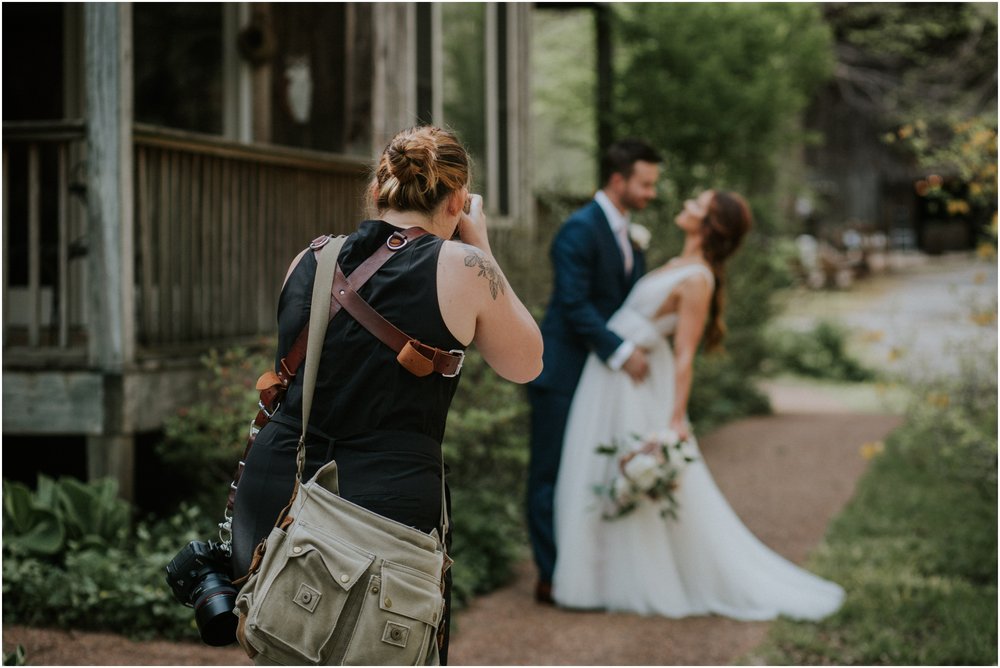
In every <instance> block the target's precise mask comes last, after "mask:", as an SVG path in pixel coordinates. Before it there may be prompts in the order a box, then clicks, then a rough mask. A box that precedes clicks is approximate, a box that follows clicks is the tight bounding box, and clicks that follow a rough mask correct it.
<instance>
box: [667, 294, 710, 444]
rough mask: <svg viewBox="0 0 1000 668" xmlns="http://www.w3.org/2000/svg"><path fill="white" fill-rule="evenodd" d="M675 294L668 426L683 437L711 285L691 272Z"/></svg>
mask: <svg viewBox="0 0 1000 668" xmlns="http://www.w3.org/2000/svg"><path fill="white" fill-rule="evenodd" d="M675 294H678V296H679V304H678V308H677V313H678V320H677V331H676V332H674V406H673V412H672V413H671V414H670V428H671V429H673V430H674V431H676V432H677V433H678V435H680V437H681V438H682V439H683V438H687V437H688V436H689V435H690V434H689V429H688V424H687V403H688V397H689V396H690V394H691V381H692V379H693V376H694V355H695V352H696V351H697V350H698V341H700V340H701V335H702V332H704V331H705V321H706V320H707V319H708V308H709V303H710V301H711V299H712V287H711V286H710V285H709V283H708V281H706V280H704V278H702V277H700V276H692V277H691V278H689V279H687V280H685V281H683V282H682V283H681V284H680V285H678V286H677V288H676V289H675Z"/></svg>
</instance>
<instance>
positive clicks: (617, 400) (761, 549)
mask: <svg viewBox="0 0 1000 668" xmlns="http://www.w3.org/2000/svg"><path fill="white" fill-rule="evenodd" d="M675 222H676V224H677V225H678V226H679V227H680V228H681V230H683V231H684V233H685V241H684V248H683V251H682V253H681V255H680V257H677V258H675V259H673V260H671V261H670V262H668V263H667V264H666V265H664V266H663V267H661V268H659V269H657V270H655V271H653V272H651V273H649V274H647V275H646V276H644V277H643V278H642V279H641V280H640V281H639V282H638V283H637V284H636V285H635V287H634V288H633V289H632V292H631V293H630V294H629V297H628V299H627V300H626V301H625V303H624V305H623V306H622V307H621V309H619V310H618V312H616V313H615V314H614V315H613V316H612V318H611V320H610V321H609V322H608V328H609V329H611V330H613V331H615V332H616V333H617V334H619V335H620V336H622V337H623V338H625V339H626V340H630V341H633V342H635V344H636V345H638V346H641V347H643V348H645V349H646V350H647V351H648V359H649V375H648V376H647V378H646V380H645V381H643V382H642V383H640V384H635V383H634V382H633V381H632V379H631V378H630V377H629V376H628V375H627V374H624V373H621V372H615V371H612V370H610V369H609V368H608V367H607V366H605V365H604V364H603V363H602V362H601V361H600V359H598V358H597V357H596V356H595V355H591V356H590V358H589V359H588V360H587V364H586V366H585V367H584V371H583V375H582V376H581V378H580V383H579V385H578V386H577V390H576V394H575V395H574V397H573V404H572V408H571V409H570V413H569V420H568V423H567V426H566V435H565V439H564V442H563V451H562V461H561V463H560V468H559V478H558V480H557V483H556V495H555V529H556V544H557V545H558V546H559V553H558V558H557V561H556V568H555V574H554V577H553V596H554V598H555V601H556V603H557V604H559V605H561V606H564V607H567V608H584V609H591V608H603V609H607V610H614V611H629V612H637V613H641V614H659V615H665V616H667V617H684V616H688V615H703V614H709V613H716V614H720V615H725V616H727V617H732V618H734V619H741V620H762V619H772V618H774V617H776V616H778V615H786V616H789V617H792V618H797V619H820V618H822V617H825V616H827V615H829V614H831V613H833V612H834V611H836V610H837V608H839V607H840V604H841V601H842V600H843V597H844V591H843V589H841V588H840V587H839V586H838V585H836V584H834V583H832V582H828V581H826V580H823V579H821V578H819V577H816V576H815V575H813V574H811V573H808V572H807V571H804V570H802V569H801V568H799V567H798V566H796V565H794V564H792V563H791V562H789V561H787V560H786V559H784V558H783V557H781V556H779V555H778V554H776V553H774V552H772V551H771V550H770V549H768V548H767V547H766V546H765V545H764V544H763V543H761V542H760V541H759V540H758V539H757V538H756V537H755V536H754V535H753V534H751V533H750V531H749V530H748V529H747V528H746V527H745V526H744V525H743V523H742V522H741V521H740V519H739V518H738V517H737V516H736V514H735V513H734V512H733V510H732V509H731V508H730V507H729V504H728V503H727V502H726V500H725V497H723V495H722V493H721V492H720V491H719V489H718V487H716V485H715V482H714V481H713V479H712V476H711V474H710V473H709V470H708V468H707V467H706V465H705V463H704V461H703V460H702V459H701V458H700V455H699V454H698V451H697V445H696V444H695V443H694V438H693V436H692V435H691V433H690V426H689V425H688V421H687V415H686V409H687V401H688V396H689V393H690V389H691V380H692V363H693V361H694V355H695V350H696V348H697V346H698V342H699V340H700V339H701V337H702V333H703V332H704V335H705V342H706V347H707V348H709V349H711V348H712V347H715V346H717V345H718V344H719V342H720V340H721V338H722V336H723V332H724V329H723V324H722V307H723V297H724V293H723V284H722V283H723V279H724V262H725V260H726V258H728V257H729V256H730V255H731V254H732V253H733V251H735V250H736V248H737V247H738V246H739V243H740V241H741V240H742V238H743V236H744V235H745V234H746V232H747V231H748V230H749V228H750V226H751V223H752V218H751V214H750V210H749V207H748V206H747V204H746V202H745V201H744V200H743V199H742V198H741V197H740V196H739V195H737V194H735V193H728V192H721V191H712V190H708V191H705V192H703V193H702V194H701V195H700V196H699V197H698V198H697V199H693V200H688V201H687V202H685V204H684V209H683V210H682V211H681V213H680V214H678V216H677V218H676V220H675ZM706 322H707V326H706ZM667 336H672V338H673V349H671V346H670V344H669V343H668V341H667V338H666V337H667ZM665 429H670V430H673V431H674V432H676V433H677V434H678V435H679V436H680V437H681V438H688V439H689V441H688V443H689V445H688V447H689V448H690V452H689V454H692V455H693V456H694V461H693V462H691V463H690V464H688V465H687V466H686V468H685V469H684V470H683V472H682V474H681V476H680V478H679V482H680V485H679V488H678V489H677V490H676V492H675V498H676V499H677V501H678V509H677V518H676V519H672V518H667V517H663V516H661V512H660V510H661V508H660V506H658V505H655V504H653V503H651V502H646V501H644V502H640V503H639V505H638V507H637V508H636V509H635V510H633V511H632V512H631V513H629V514H627V515H625V516H624V517H621V518H618V519H613V520H605V519H602V509H601V503H600V499H599V497H598V496H597V494H596V493H595V491H594V489H595V486H601V485H606V484H608V482H609V480H611V479H612V478H613V477H614V476H615V475H617V474H618V469H619V465H618V462H617V461H616V460H615V458H609V457H607V456H606V455H601V454H598V453H597V452H596V449H597V447H598V445H600V444H610V443H613V442H616V441H619V442H620V441H622V440H624V439H627V438H628V437H629V436H630V435H632V434H642V435H646V434H650V433H654V432H663V431H664V430H665Z"/></svg>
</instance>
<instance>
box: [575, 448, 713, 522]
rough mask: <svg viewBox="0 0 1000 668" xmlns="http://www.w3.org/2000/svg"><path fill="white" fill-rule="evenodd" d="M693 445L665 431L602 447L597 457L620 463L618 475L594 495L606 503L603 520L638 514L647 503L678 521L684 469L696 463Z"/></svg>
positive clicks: (598, 487)
mask: <svg viewBox="0 0 1000 668" xmlns="http://www.w3.org/2000/svg"><path fill="white" fill-rule="evenodd" d="M689 452H691V444H690V442H689V441H687V440H681V439H680V438H679V437H678V435H677V433H676V432H674V431H672V430H670V429H665V430H662V431H659V432H655V433H653V434H650V435H648V436H646V437H645V438H643V437H642V436H639V435H638V434H633V435H632V443H631V444H621V443H619V442H618V441H617V440H615V441H612V443H611V445H603V444H602V445H599V446H598V447H597V453H598V454H600V455H605V456H608V457H615V458H616V459H617V464H618V466H617V471H618V473H617V475H615V476H614V477H613V478H612V479H611V480H610V481H609V482H608V483H607V484H605V485H597V486H595V487H594V491H595V492H596V493H597V495H598V496H599V497H600V498H601V500H602V501H603V502H604V508H603V511H602V515H601V516H602V517H603V518H604V519H606V520H613V519H618V518H619V517H624V516H625V515H628V514H629V513H631V512H632V511H633V510H635V509H636V508H637V507H638V506H639V503H640V502H642V501H643V499H648V500H650V501H652V502H654V503H657V504H659V505H660V515H662V516H663V517H673V518H674V519H676V518H677V505H678V504H677V499H676V498H675V497H674V492H675V491H676V490H677V488H678V486H679V478H680V475H681V472H682V471H683V470H684V468H685V467H686V466H687V465H688V464H690V463H691V462H693V461H694V457H692V456H690V454H688V453H689Z"/></svg>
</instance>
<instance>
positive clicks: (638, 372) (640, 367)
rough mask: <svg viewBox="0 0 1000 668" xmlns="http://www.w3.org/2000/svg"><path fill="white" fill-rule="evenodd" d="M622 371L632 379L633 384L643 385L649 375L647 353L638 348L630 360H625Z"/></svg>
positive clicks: (630, 356)
mask: <svg viewBox="0 0 1000 668" xmlns="http://www.w3.org/2000/svg"><path fill="white" fill-rule="evenodd" d="M622 370H624V371H625V373H627V374H628V375H629V376H631V377H632V380H633V382H636V383H641V382H642V381H644V380H646V376H648V375H649V361H648V360H647V359H646V351H645V350H643V349H642V348H639V347H638V346H637V347H636V349H635V350H633V351H632V354H631V355H629V358H628V359H627V360H625V364H623V365H622Z"/></svg>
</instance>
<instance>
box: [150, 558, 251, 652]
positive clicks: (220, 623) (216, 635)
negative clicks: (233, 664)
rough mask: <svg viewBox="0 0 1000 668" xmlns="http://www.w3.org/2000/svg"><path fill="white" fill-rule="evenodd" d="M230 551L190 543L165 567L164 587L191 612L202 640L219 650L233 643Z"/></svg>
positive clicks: (234, 600) (233, 596)
mask: <svg viewBox="0 0 1000 668" xmlns="http://www.w3.org/2000/svg"><path fill="white" fill-rule="evenodd" d="M229 564H230V561H229V551H228V550H227V549H226V548H224V547H223V546H222V545H221V544H219V543H215V542H213V541H208V542H204V541H197V540H195V541H191V542H190V543H188V544H187V545H186V546H185V547H184V549H182V550H181V551H180V552H178V553H177V556H175V557H174V558H173V559H171V560H170V563H169V564H167V584H168V585H170V589H171V591H172V592H173V593H174V598H176V599H177V600H178V601H179V602H180V603H183V604H184V605H186V606H188V607H192V608H194V618H195V622H196V623H197V624H198V632H199V633H200V634H201V639H202V641H204V642H205V643H206V644H208V645H213V646H216V647H222V646H224V645H229V644H232V643H234V642H236V624H237V621H238V620H237V619H236V615H234V614H233V608H235V607H236V594H237V591H236V587H234V586H233V579H232V575H231V574H230V566H229Z"/></svg>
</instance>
